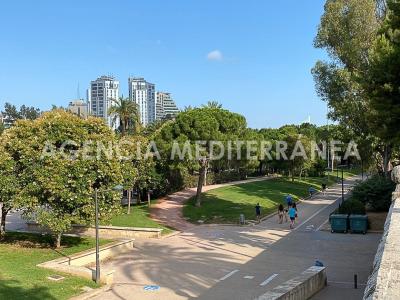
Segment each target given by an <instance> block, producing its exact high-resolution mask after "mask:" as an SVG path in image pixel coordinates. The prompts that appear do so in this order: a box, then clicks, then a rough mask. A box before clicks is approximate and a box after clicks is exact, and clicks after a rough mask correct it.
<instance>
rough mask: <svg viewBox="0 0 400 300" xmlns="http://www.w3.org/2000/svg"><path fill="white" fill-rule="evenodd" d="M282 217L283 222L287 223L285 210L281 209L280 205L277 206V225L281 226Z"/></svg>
mask: <svg viewBox="0 0 400 300" xmlns="http://www.w3.org/2000/svg"><path fill="white" fill-rule="evenodd" d="M284 216H285V222H287V221H288V218H287V215H286V210H285V208H284V207H283V205H282V204H279V206H278V217H279V224H282V222H283V217H284Z"/></svg>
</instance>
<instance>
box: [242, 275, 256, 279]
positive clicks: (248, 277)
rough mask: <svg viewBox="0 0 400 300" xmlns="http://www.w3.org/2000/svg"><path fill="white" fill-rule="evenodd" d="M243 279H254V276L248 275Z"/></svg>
mask: <svg viewBox="0 0 400 300" xmlns="http://www.w3.org/2000/svg"><path fill="white" fill-rule="evenodd" d="M243 278H244V279H253V278H254V276H250V275H246V276H243Z"/></svg>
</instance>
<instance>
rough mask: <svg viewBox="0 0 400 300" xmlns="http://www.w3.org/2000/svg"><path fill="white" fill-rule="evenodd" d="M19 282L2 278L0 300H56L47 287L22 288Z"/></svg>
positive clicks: (0, 280)
mask: <svg viewBox="0 0 400 300" xmlns="http://www.w3.org/2000/svg"><path fill="white" fill-rule="evenodd" d="M21 284H22V283H21V282H20V281H18V280H6V279H1V278H0V299H7V300H23V299H27V300H28V299H29V300H43V299H46V300H53V299H54V300H56V298H55V297H54V296H52V295H51V294H50V293H49V291H48V288H47V287H32V288H29V287H21Z"/></svg>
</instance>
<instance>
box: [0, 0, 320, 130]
mask: <svg viewBox="0 0 400 300" xmlns="http://www.w3.org/2000/svg"><path fill="white" fill-rule="evenodd" d="M324 3H325V1H323V0H314V1H295V0H291V1H284V2H283V1H263V0H258V1H248V2H246V3H245V5H243V2H235V1H209V0H206V1H184V0H171V1H162V0H158V1H151V0H150V1H127V0H125V1H123V0H117V1H113V2H110V1H101V0H100V1H77V0H72V1H65V2H56V1H49V0H40V1H35V2H31V1H18V0H17V1H7V2H4V3H2V9H1V11H0V26H1V28H2V34H1V45H2V47H0V57H1V58H0V107H1V109H2V108H3V106H4V103H5V102H10V103H13V104H15V105H22V104H25V105H33V106H36V107H39V108H40V109H43V110H46V109H49V108H51V105H52V104H55V105H57V106H67V105H68V103H69V101H71V100H72V99H75V98H77V88H78V84H79V87H80V96H81V97H82V98H85V99H86V89H87V88H88V87H89V85H90V81H92V80H95V79H96V78H98V77H99V76H101V75H113V76H115V77H116V78H117V79H118V80H119V81H120V94H123V95H124V96H125V97H128V77H129V76H138V77H144V78H145V79H146V80H148V81H150V82H152V83H154V84H155V85H156V90H160V91H167V92H170V93H171V95H172V97H173V98H174V100H175V101H176V104H177V105H178V106H179V108H184V107H185V106H189V105H191V106H200V105H202V104H205V103H207V101H210V100H215V101H218V102H219V103H221V104H222V105H223V107H224V108H226V109H229V110H232V111H234V112H237V113H240V114H243V115H244V116H245V117H246V119H247V122H248V125H249V126H250V127H253V128H263V127H279V126H282V125H284V124H299V123H301V122H303V121H306V120H308V118H309V117H310V119H311V122H313V123H316V124H318V125H323V124H326V104H325V103H324V102H322V101H321V100H320V99H319V98H318V96H317V95H316V92H315V88H314V82H313V79H312V76H311V68H312V67H313V66H314V64H315V62H316V60H317V59H324V58H326V54H325V53H324V52H322V51H320V50H317V49H314V48H313V39H314V37H315V34H316V31H317V26H318V24H319V20H320V17H321V14H322V13H323V5H324Z"/></svg>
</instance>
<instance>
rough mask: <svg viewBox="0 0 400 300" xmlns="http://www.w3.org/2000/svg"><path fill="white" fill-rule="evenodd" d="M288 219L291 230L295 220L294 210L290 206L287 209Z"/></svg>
mask: <svg viewBox="0 0 400 300" xmlns="http://www.w3.org/2000/svg"><path fill="white" fill-rule="evenodd" d="M288 214H289V218H290V225H289V228H290V229H293V228H294V221H295V220H296V209H295V208H294V207H293V206H292V207H291V208H289V212H288Z"/></svg>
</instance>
